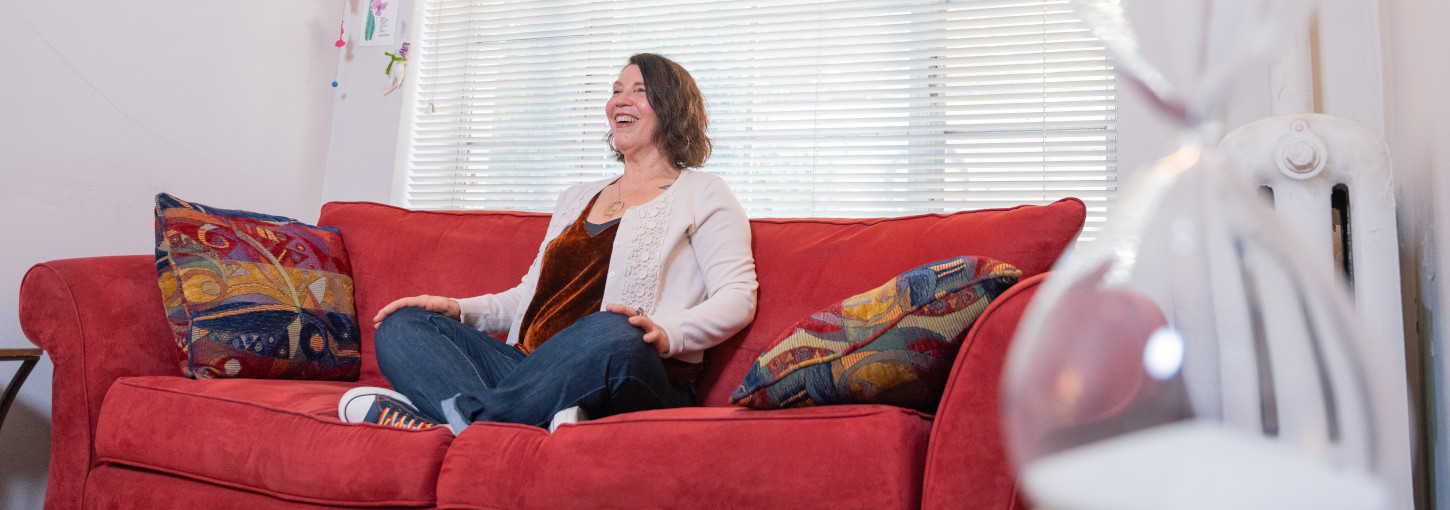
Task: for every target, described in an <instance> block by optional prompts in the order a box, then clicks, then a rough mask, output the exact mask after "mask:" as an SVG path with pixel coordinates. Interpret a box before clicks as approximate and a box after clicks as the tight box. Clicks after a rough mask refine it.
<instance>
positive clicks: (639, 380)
mask: <svg viewBox="0 0 1450 510" xmlns="http://www.w3.org/2000/svg"><path fill="white" fill-rule="evenodd" d="M604 109H605V115H606V117H607V118H608V121H609V135H608V136H606V140H607V141H608V142H609V144H610V147H611V148H612V149H613V150H614V155H615V159H617V160H619V161H620V162H622V163H624V173H623V175H621V176H620V177H618V178H611V179H605V180H601V181H598V182H593V183H589V184H581V185H577V186H574V187H571V188H569V189H568V190H566V191H565V192H564V193H563V194H562V195H561V196H560V197H559V201H558V202H557V203H556V204H555V207H554V214H553V217H552V218H551V219H550V221H549V229H548V231H547V233H546V235H545V237H544V242H543V244H542V245H541V246H540V248H539V254H538V256H536V257H535V258H534V263H533V265H532V266H530V268H529V271H528V273H527V274H526V275H524V278H523V281H522V282H521V283H519V285H518V286H517V287H514V288H512V289H509V290H507V291H504V292H501V293H498V294H491V295H485V296H478V297H472V298H466V299H450V298H444V297H439V296H428V295H423V296H414V297H405V298H402V299H398V300H396V301H394V302H392V303H390V304H388V305H387V306H385V307H383V309H382V310H380V311H379V312H378V314H377V316H376V317H374V319H373V321H374V322H375V323H377V325H378V328H377V334H376V335H375V337H374V347H375V350H376V351H377V359H378V365H379V367H380V368H381V370H382V373H383V376H384V377H385V378H387V380H388V382H389V383H390V384H392V386H393V388H395V389H396V390H397V391H396V392H393V391H389V390H386V389H383V388H370V387H364V388H355V389H353V390H352V391H349V392H348V393H347V395H344V396H343V399H342V402H341V403H340V404H339V410H338V411H339V414H340V416H341V417H342V419H343V421H346V422H359V421H368V422H373V423H381V424H385V425H391V426H398V427H406V428H418V427H423V426H429V425H432V424H438V423H447V424H448V425H449V426H450V428H452V429H453V431H454V433H458V432H460V431H462V429H463V428H464V427H466V426H467V425H468V424H469V423H472V422H474V421H501V422H511V423H523V424H528V425H535V426H547V425H549V424H550V422H551V421H553V420H555V415H556V414H558V415H559V417H560V419H562V420H563V421H570V418H569V417H570V416H574V415H575V414H576V413H579V414H584V415H588V416H594V417H602V416H608V415H612V414H618V413H625V412H631V411H641V410H646V409H661V408H669V407H681V406H687V405H691V404H692V403H693V400H694V389H693V383H694V379H695V376H696V375H698V374H699V373H700V362H701V360H702V356H703V354H704V351H705V350H706V349H708V348H710V347H712V346H714V345H716V344H718V343H720V342H722V341H724V340H725V339H726V338H729V337H730V336H731V335H733V334H735V332H737V331H739V330H740V329H741V328H743V327H745V325H746V324H747V323H749V322H750V320H751V319H752V318H753V317H754V315H755V289H756V281H755V261H754V258H753V257H752V255H751V252H750V226H749V223H748V221H747V220H746V217H745V212H744V210H743V209H742V208H741V207H740V203H739V201H738V200H737V199H736V198H735V196H734V195H733V194H732V193H731V192H730V190H729V188H728V187H726V185H725V183H724V181H723V180H721V179H720V178H719V177H716V176H714V175H710V174H706V173H703V172H696V171H691V170H689V168H693V167H698V166H700V165H702V164H704V162H705V159H706V158H708V157H709V155H710V150H711V143H710V140H709V139H708V138H707V137H706V136H705V127H706V123H707V121H706V118H705V104H704V99H703V98H702V97H701V95H700V91H699V89H698V88H697V87H696V86H695V81H694V79H693V78H691V77H690V75H689V73H688V72H686V71H685V69H684V68H682V67H680V65H679V64H676V63H675V62H673V61H671V60H669V59H667V58H665V57H662V56H659V55H655V54H649V53H642V54H639V55H635V56H633V57H630V59H629V63H628V65H626V66H625V68H624V70H623V71H622V72H621V73H620V74H619V80H618V81H616V82H614V87H613V94H612V95H611V97H610V99H609V101H608V102H607V103H605V107H604ZM505 331H506V332H507V333H508V340H507V343H502V342H498V341H496V340H494V339H493V338H490V337H488V336H485V333H487V334H498V333H503V332H505ZM581 412H582V413H581ZM577 417H578V416H576V418H577Z"/></svg>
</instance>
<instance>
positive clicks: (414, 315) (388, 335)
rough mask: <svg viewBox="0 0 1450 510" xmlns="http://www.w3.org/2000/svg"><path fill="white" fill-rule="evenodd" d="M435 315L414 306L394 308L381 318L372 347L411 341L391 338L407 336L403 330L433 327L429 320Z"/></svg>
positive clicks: (375, 348)
mask: <svg viewBox="0 0 1450 510" xmlns="http://www.w3.org/2000/svg"><path fill="white" fill-rule="evenodd" d="M435 315H438V314H437V313H434V312H430V311H428V310H424V309H422V308H418V307H416V306H408V307H403V308H399V309H397V310H394V311H393V313H391V314H388V316H387V317H386V318H384V319H383V324H382V325H381V326H378V330H377V332H376V334H374V335H373V349H374V350H382V349H386V348H390V347H392V346H394V345H397V344H399V343H403V344H407V343H411V342H406V341H404V342H394V341H393V340H395V339H402V338H403V337H405V336H407V335H406V334H404V332H405V331H407V330H410V329H416V328H422V327H429V328H431V327H433V326H432V324H431V320H432V318H433V316H435Z"/></svg>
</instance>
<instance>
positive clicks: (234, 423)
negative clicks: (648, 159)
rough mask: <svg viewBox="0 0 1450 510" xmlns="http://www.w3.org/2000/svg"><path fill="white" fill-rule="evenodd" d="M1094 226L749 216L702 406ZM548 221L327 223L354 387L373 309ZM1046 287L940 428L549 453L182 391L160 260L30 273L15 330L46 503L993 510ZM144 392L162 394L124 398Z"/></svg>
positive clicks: (268, 389)
mask: <svg viewBox="0 0 1450 510" xmlns="http://www.w3.org/2000/svg"><path fill="white" fill-rule="evenodd" d="M1083 216H1084V207H1083V204H1082V203H1081V202H1080V201H1077V200H1066V201H1062V202H1058V203H1056V204H1052V205H1049V206H1045V207H1022V208H1015V209H1006V210H994V211H978V212H969V213H959V214H952V215H945V216H927V217H913V218H899V219H888V220H880V219H878V220H817V219H807V220H755V221H753V222H752V229H753V231H754V233H755V245H754V248H755V254H756V261H757V269H758V272H759V275H760V284H761V286H760V308H759V313H758V314H757V318H756V322H755V323H754V324H753V325H752V326H751V327H749V328H747V329H746V330H745V331H743V332H742V333H741V334H740V335H738V336H737V337H736V338H734V339H732V340H730V341H728V342H726V343H725V344H723V345H721V346H719V347H717V348H716V349H713V350H712V352H711V353H710V357H711V359H712V363H713V365H712V367H711V369H710V373H708V374H707V379H706V380H705V382H704V385H703V386H702V390H703V393H702V395H703V403H704V404H707V405H712V406H724V405H725V402H726V398H727V396H728V394H729V392H730V391H731V390H732V389H733V388H734V387H735V386H736V385H737V384H738V383H739V382H740V379H741V378H742V377H743V375H744V373H745V370H747V369H748V368H749V366H750V364H751V363H752V362H753V361H754V360H755V358H756V357H757V356H758V355H759V353H760V350H761V349H762V348H764V346H765V345H766V344H767V343H769V342H770V341H771V340H773V339H774V338H775V336H776V335H778V334H779V333H780V332H781V331H782V330H783V329H784V328H785V327H786V326H788V325H790V324H792V323H794V322H795V321H796V320H798V319H800V318H801V317H804V316H805V315H806V314H809V313H811V312H813V311H815V310H818V309H820V308H823V307H824V306H825V305H827V304H829V303H831V302H833V301H836V300H839V299H841V298H842V297H845V296H849V295H852V294H856V293H859V292H861V291H863V290H866V289H867V288H869V287H870V286H872V285H874V284H878V283H879V282H881V281H884V280H885V279H886V278H888V277H890V276H893V275H895V274H898V273H900V272H902V271H904V270H906V269H909V268H911V267H915V266H917V265H920V264H921V263H924V262H928V261H931V260H941V259H944V258H947V257H951V256H957V255H978V256H986V257H992V258H996V259H998V260H1002V261H1004V262H1007V263H1010V264H1013V265H1015V266H1017V267H1019V268H1021V269H1022V270H1023V272H1024V278H1027V277H1029V276H1031V275H1033V274H1037V273H1040V272H1042V271H1045V270H1046V269H1047V268H1048V267H1050V265H1051V263H1052V262H1053V261H1054V260H1055V259H1056V258H1057V256H1058V255H1059V254H1061V252H1062V250H1063V249H1064V248H1065V247H1066V246H1067V245H1068V244H1069V243H1071V241H1072V239H1073V237H1074V236H1075V235H1076V233H1077V232H1078V230H1079V229H1080V228H1081V226H1082V221H1083ZM547 221H548V218H547V216H546V215H541V214H530V213H512V212H416V211H407V210H404V209H399V208H395V207H390V206H385V205H379V204H370V203H332V204H328V205H327V206H325V207H324V208H323V214H322V219H321V221H319V224H322V225H331V226H337V227H339V228H341V229H342V231H343V235H344V239H345V242H346V243H347V246H348V251H349V256H350V257H351V260H352V262H353V267H354V282H355V284H356V295H355V298H356V303H357V308H358V312H359V315H360V318H361V319H362V320H360V322H361V326H362V333H363V350H364V361H363V363H364V365H363V369H362V380H361V382H360V384H382V383H383V382H384V381H383V380H382V378H381V376H380V375H379V374H378V372H377V365H376V362H375V361H374V360H373V359H372V355H371V352H372V324H371V320H370V319H371V316H372V315H373V314H375V313H376V311H377V310H378V309H379V308H381V307H382V306H383V305H384V304H386V303H387V302H388V301H391V300H392V299H395V298H397V297H401V296H407V295H415V294H421V293H430V294H440V295H451V296H470V295H477V294H482V293H487V292H497V291H500V290H503V289H507V288H509V287H511V286H513V285H515V284H516V283H517V282H518V279H519V277H520V276H521V275H522V274H523V273H524V272H525V271H526V270H527V268H528V264H529V263H530V262H531V261H532V257H533V256H534V254H535V253H536V250H537V249H538V244H539V241H540V240H541V239H542V237H543V234H544V229H545V228H546V226H547ZM1029 283H1030V280H1029ZM1033 289H1035V283H1033V284H1031V285H1029V284H1026V283H1024V284H1019V286H1018V287H1016V288H1014V289H1012V290H1009V291H1008V292H1007V293H1006V294H1004V295H1003V296H1002V297H1001V298H999V299H998V301H996V302H994V303H993V305H992V307H990V308H989V309H988V310H987V311H986V312H985V313H984V315H983V317H982V318H981V319H980V320H979V321H978V324H977V326H975V327H974V329H973V330H972V332H971V333H969V335H968V337H967V339H966V340H965V342H966V343H965V344H964V345H966V346H968V347H964V348H963V349H962V352H961V353H960V354H959V355H958V361H957V363H956V366H955V367H954V369H953V375H952V378H951V380H950V381H949V382H948V389H947V392H946V395H945V396H944V397H943V401H942V404H941V407H940V409H939V410H938V414H937V415H936V417H935V418H934V419H933V418H932V417H929V416H926V415H922V414H920V413H917V412H914V411H908V410H903V409H897V408H891V407H882V406H839V407H828V408H816V409H793V410H785V411H750V410H744V409H737V408H733V407H715V408H692V409H678V410H666V411H654V412H648V413H635V414H628V415H622V416H616V417H611V418H607V419H602V420H597V421H591V422H585V423H583V424H580V425H576V426H568V427H564V428H563V429H561V430H560V431H559V432H558V433H556V434H553V435H550V434H547V433H545V432H544V431H542V430H540V429H534V428H530V427H523V426H514V425H502V424H476V425H474V426H473V427H470V428H469V429H468V431H466V432H465V433H464V434H463V435H462V436H460V437H459V438H457V439H452V440H451V442H450V438H449V436H448V434H447V432H445V431H441V430H433V431H423V432H409V431H401V430H393V429H381V428H379V427H373V426H368V425H349V426H344V425H342V424H339V423H337V422H336V418H335V416H336V402H337V397H338V396H339V395H340V394H341V393H342V391H343V389H344V388H345V385H342V384H337V383H317V382H312V383H309V382H298V381H256V380H231V381H193V380H189V379H185V378H182V377H179V375H180V374H179V370H178V369H177V367H176V365H175V364H174V363H173V360H174V352H175V350H176V346H175V342H174V340H173V339H172V337H171V334H170V330H169V328H168V327H167V323H166V318H165V315H164V313H163V310H162V307H161V305H160V299H161V298H160V291H159V289H158V287H157V286H156V283H155V267H154V257H153V256H151V255H149V254H148V255H137V256H128V257H99V258H88V259H74V260H61V261H54V262H47V263H45V264H41V265H37V266H36V267H35V268H32V270H31V271H30V273H29V274H27V275H26V278H25V280H24V282H23V283H22V286H21V291H20V293H21V297H20V322H21V326H22V328H23V329H24V331H25V334H26V335H27V337H29V338H30V339H31V340H32V341H33V342H35V343H36V344H37V345H39V346H41V347H44V348H45V349H46V350H47V351H48V354H49V355H50V356H51V358H52V360H53V361H54V363H55V366H56V370H55V374H56V375H55V380H54V388H55V390H54V392H53V409H52V416H53V424H52V432H53V441H52V461H51V475H50V482H49V483H50V485H49V488H48V490H47V496H46V497H47V506H48V507H49V508H61V509H70V508H110V507H117V506H119V507H142V508H152V507H156V508H162V507H188V508H195V507H206V508H294V507H295V508H309V506H307V505H311V504H319V505H339V506H357V505H390V504H397V505H415V506H417V505H423V506H427V505H429V504H431V502H432V501H433V498H434V497H435V496H436V497H437V498H438V499H437V500H438V501H439V502H441V503H442V506H448V507H456V508H516V507H546V508H552V507H561V506H562V507H577V506H581V505H585V506H602V507H621V508H622V507H660V506H699V505H700V504H701V502H707V503H709V504H710V505H711V506H721V507H791V506H809V507H820V506H846V507H872V508H875V507H908V508H909V507H916V506H918V505H920V506H925V507H929V508H943V507H951V508H960V507H964V506H969V507H974V508H992V509H998V508H1005V507H1007V506H1010V505H1018V506H1020V502H1017V501H1015V500H1014V496H1013V491H1012V483H1013V482H1012V479H1011V474H1010V471H1009V470H1008V468H1007V465H1006V462H1005V458H1004V456H1003V454H1002V447H1001V439H1000V437H999V435H998V431H999V429H1000V424H999V422H998V417H997V405H998V402H997V388H998V385H997V379H998V378H999V377H1000V371H1001V366H1000V365H1001V363H1002V361H1003V360H1002V358H1003V356H1004V353H1005V350H1006V348H1007V343H1008V342H1009V340H1010V337H1011V333H1012V331H1013V329H1014V328H1015V326H1016V323H1017V320H1018V318H1019V317H1020V313H1021V310H1022V308H1023V307H1025V303H1026V301H1027V300H1028V298H1030V297H1031V296H1032V291H1033ZM131 376H164V377H143V378H128V379H124V380H121V381H120V382H117V381H118V379H120V378H122V377H131ZM113 383H114V385H113ZM108 392H109V395H108ZM103 401H104V405H103ZM928 436H930V440H931V442H930V445H931V446H930V448H928V446H927V445H928V442H927V439H928ZM445 450H446V458H445ZM101 459H104V460H105V461H115V462H116V463H108V462H104V461H103V460H101ZM119 463H126V464H129V465H131V466H136V467H126V466H122V465H120V464H119ZM137 467H145V468H146V469H138V468H137ZM88 477H89V478H88ZM435 483H436V486H435V485H433V484H435ZM86 490H89V491H90V492H89V493H88V494H87V493H85V492H84V491H86ZM526 497H527V498H528V499H525V498H526ZM387 498H392V499H387Z"/></svg>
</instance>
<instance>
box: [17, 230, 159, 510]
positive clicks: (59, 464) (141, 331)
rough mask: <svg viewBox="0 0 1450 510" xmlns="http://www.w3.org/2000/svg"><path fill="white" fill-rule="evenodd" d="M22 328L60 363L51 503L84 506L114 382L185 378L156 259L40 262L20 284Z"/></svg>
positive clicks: (55, 389) (48, 491)
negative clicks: (105, 401)
mask: <svg viewBox="0 0 1450 510" xmlns="http://www.w3.org/2000/svg"><path fill="white" fill-rule="evenodd" d="M20 327H21V330H22V331H24V332H25V336H26V338H28V339H30V341H31V342H32V343H34V344H35V345H37V346H40V347H42V348H44V349H45V351H46V354H47V355H49V356H50V360H51V362H52V363H54V364H55V371H54V376H53V380H52V392H51V448H50V453H51V458H50V481H49V485H48V487H47V489H46V507H47V508H80V507H81V494H82V490H83V489H84V485H85V480H86V473H87V472H88V471H89V470H90V468H91V466H92V464H93V463H94V460H95V455H94V454H95V451H94V447H93V446H94V444H93V441H92V439H93V438H94V436H95V430H96V417H97V416H99V414H100V409H101V401H102V399H104V398H105V396H106V390H108V389H109V388H110V387H111V383H112V382H114V381H115V380H116V379H118V378H121V377H128V376H135V375H176V376H180V375H181V369H180V368H179V365H178V364H177V356H178V353H179V351H178V349H177V347H176V341H175V340H174V338H173V335H172V332H171V327H170V326H169V325H168V324H167V321H166V314H165V309H164V308H163V307H162V305H161V288H160V286H158V285H157V283H156V259H155V258H154V257H151V256H146V255H133V256H119V257H94V258H81V259H67V260H56V261H51V262H46V263H43V264H37V265H35V266H34V267H31V268H30V271H29V272H27V273H26V274H25V279H24V280H23V281H22V282H21V284H20Z"/></svg>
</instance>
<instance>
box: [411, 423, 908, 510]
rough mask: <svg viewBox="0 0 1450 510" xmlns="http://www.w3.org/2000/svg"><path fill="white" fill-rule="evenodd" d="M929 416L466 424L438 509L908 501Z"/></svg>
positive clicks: (888, 504) (441, 485)
mask: <svg viewBox="0 0 1450 510" xmlns="http://www.w3.org/2000/svg"><path fill="white" fill-rule="evenodd" d="M931 425H932V417H931V416H930V415H927V414H923V413H921V412H918V411H913V410H909V409H903V408H899V407H892V406H882V405H842V406H829V407H808V408H799V409H786V410H779V411H756V410H750V409H739V408H709V407H693V408H682V409H665V410H658V411H646V412H638V413H628V414H623V415H616V416H611V417H608V418H604V419H600V420H594V421H586V422H581V423H578V424H575V425H565V426H561V427H560V428H559V429H558V430H557V431H556V432H555V433H553V434H549V433H548V432H547V431H545V430H543V429H539V428H535V427H528V426H523V425H512V424H502V423H475V424H473V425H472V426H470V427H468V429H466V430H464V431H463V433H462V434H460V435H459V436H458V437H457V438H456V439H455V440H454V442H453V444H454V446H453V448H451V449H450V450H449V451H448V456H447V458H446V459H445V460H444V462H443V471H442V473H441V474H440V475H439V480H438V506H439V508H472V509H483V508H515V509H524V508H698V507H701V506H702V505H704V506H709V507H715V508H872V509H882V508H917V507H919V506H920V504H921V481H922V469H923V468H922V466H923V465H924V463H925V459H926V446H927V436H928V434H929V433H930V431H931Z"/></svg>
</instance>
